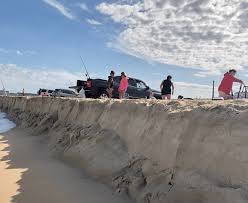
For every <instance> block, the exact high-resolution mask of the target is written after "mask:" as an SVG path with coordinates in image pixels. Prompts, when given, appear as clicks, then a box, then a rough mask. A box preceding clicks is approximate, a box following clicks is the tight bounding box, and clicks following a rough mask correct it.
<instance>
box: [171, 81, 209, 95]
mask: <svg viewBox="0 0 248 203" xmlns="http://www.w3.org/2000/svg"><path fill="white" fill-rule="evenodd" d="M174 86H175V98H176V97H177V96H178V95H183V96H184V97H191V98H211V96H212V86H209V85H200V84H197V83H186V82H175V83H174Z"/></svg>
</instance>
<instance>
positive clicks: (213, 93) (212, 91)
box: [212, 80, 215, 100]
mask: <svg viewBox="0 0 248 203" xmlns="http://www.w3.org/2000/svg"><path fill="white" fill-rule="evenodd" d="M214 83H215V82H214V80H213V90H212V100H214V85H215V84H214Z"/></svg>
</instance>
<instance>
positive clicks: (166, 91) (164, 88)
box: [160, 75, 174, 100]
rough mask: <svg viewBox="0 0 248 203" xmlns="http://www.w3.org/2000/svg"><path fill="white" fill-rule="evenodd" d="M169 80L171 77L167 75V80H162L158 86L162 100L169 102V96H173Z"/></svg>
mask: <svg viewBox="0 0 248 203" xmlns="http://www.w3.org/2000/svg"><path fill="white" fill-rule="evenodd" d="M171 79H172V77H171V76H170V75H168V76H167V79H166V80H163V82H162V83H161V85H160V89H161V93H162V99H163V100H164V99H168V100H171V95H173V94H174V85H173V82H172V81H171Z"/></svg>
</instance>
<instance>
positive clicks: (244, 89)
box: [238, 84, 248, 99]
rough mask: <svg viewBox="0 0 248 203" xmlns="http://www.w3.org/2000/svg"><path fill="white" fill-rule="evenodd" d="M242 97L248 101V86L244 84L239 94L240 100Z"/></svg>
mask: <svg viewBox="0 0 248 203" xmlns="http://www.w3.org/2000/svg"><path fill="white" fill-rule="evenodd" d="M241 95H244V98H245V99H247V97H248V86H246V85H242V84H241V85H240V88H239V93H238V99H240V96H241Z"/></svg>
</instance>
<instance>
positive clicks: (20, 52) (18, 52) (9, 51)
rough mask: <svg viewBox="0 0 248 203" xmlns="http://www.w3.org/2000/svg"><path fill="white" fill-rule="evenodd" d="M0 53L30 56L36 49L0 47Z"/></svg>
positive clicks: (34, 53)
mask: <svg viewBox="0 0 248 203" xmlns="http://www.w3.org/2000/svg"><path fill="white" fill-rule="evenodd" d="M0 54H16V55H18V56H24V55H25V56H31V55H36V54H37V52H36V51H31V50H18V49H16V50H15V49H4V48H0Z"/></svg>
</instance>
